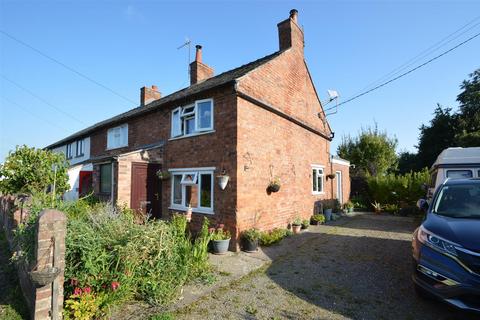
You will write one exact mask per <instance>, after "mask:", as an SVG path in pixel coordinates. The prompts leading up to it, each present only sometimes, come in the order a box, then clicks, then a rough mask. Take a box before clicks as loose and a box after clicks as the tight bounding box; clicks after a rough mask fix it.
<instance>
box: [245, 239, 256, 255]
mask: <svg viewBox="0 0 480 320" xmlns="http://www.w3.org/2000/svg"><path fill="white" fill-rule="evenodd" d="M257 250H258V240H250V239H243V251H245V252H256V251H257Z"/></svg>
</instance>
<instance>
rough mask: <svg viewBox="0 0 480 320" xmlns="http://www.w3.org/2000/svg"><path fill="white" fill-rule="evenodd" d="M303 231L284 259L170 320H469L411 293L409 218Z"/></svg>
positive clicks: (358, 220) (356, 220) (358, 219)
mask: <svg viewBox="0 0 480 320" xmlns="http://www.w3.org/2000/svg"><path fill="white" fill-rule="evenodd" d="M310 229H311V230H310V231H308V232H306V233H303V234H302V235H299V236H296V237H306V239H304V240H305V242H303V244H302V245H301V246H299V247H298V248H296V249H295V250H291V252H290V253H289V254H288V255H286V256H284V257H283V258H280V259H276V260H274V262H273V263H272V264H271V265H269V266H268V267H265V268H263V269H260V270H258V271H256V272H254V273H253V274H250V275H249V276H247V277H245V278H243V279H241V280H239V281H237V282H235V283H233V284H231V285H230V286H228V287H227V288H223V289H219V290H217V291H215V292H213V293H211V294H209V295H207V296H206V297H204V298H202V299H201V300H199V301H197V302H196V303H194V304H192V305H190V306H188V307H185V308H183V309H181V310H178V311H177V312H176V313H175V314H174V316H175V319H405V320H408V319H422V320H428V319H436V320H437V319H444V320H446V319H470V318H471V319H473V317H471V316H468V315H464V314H460V313H457V312H456V311H455V310H452V309H450V308H449V307H447V306H445V305H443V304H441V303H438V302H436V301H425V300H422V299H420V298H418V297H417V296H416V295H415V293H414V289H413V286H412V282H411V280H410V272H411V243H410V241H411V233H412V231H413V230H414V229H415V223H414V222H413V221H412V220H411V219H409V218H401V217H393V216H378V215H359V216H355V217H352V218H348V217H346V218H343V219H341V220H340V221H337V222H335V225H329V226H318V227H311V228H310ZM291 240H292V239H286V240H284V241H291ZM266 251H267V254H268V248H267V249H266Z"/></svg>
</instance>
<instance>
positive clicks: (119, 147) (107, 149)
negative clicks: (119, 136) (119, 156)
mask: <svg viewBox="0 0 480 320" xmlns="http://www.w3.org/2000/svg"><path fill="white" fill-rule="evenodd" d="M126 147H128V144H127V145H125V146H118V147H111V148H108V147H107V148H106V149H105V150H106V151H110V150H115V149H121V148H126Z"/></svg>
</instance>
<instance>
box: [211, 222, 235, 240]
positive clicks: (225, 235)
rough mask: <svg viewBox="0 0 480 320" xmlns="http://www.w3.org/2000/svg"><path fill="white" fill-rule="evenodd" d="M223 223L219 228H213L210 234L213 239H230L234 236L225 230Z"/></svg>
mask: <svg viewBox="0 0 480 320" xmlns="http://www.w3.org/2000/svg"><path fill="white" fill-rule="evenodd" d="M223 228H224V226H223V224H220V225H219V226H218V227H217V228H211V229H210V230H209V231H210V234H211V239H212V240H228V239H230V238H231V237H232V236H231V235H230V231H228V230H224V229H223Z"/></svg>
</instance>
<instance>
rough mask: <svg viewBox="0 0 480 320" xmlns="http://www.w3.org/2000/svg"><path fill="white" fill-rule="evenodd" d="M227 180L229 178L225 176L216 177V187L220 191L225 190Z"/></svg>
mask: <svg viewBox="0 0 480 320" xmlns="http://www.w3.org/2000/svg"><path fill="white" fill-rule="evenodd" d="M229 179H230V176H229V175H226V174H221V175H218V176H217V180H218V186H219V187H220V189H222V190H225V188H226V186H227V184H228V180H229Z"/></svg>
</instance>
